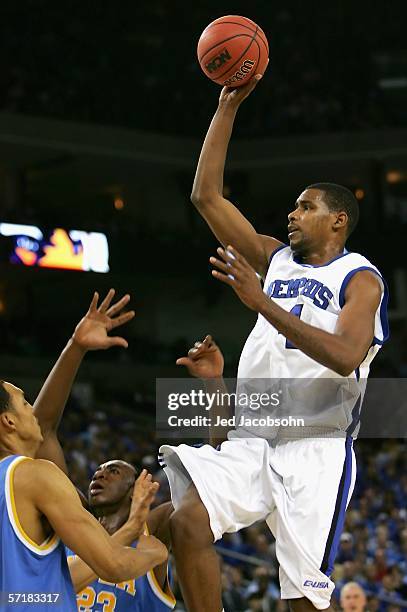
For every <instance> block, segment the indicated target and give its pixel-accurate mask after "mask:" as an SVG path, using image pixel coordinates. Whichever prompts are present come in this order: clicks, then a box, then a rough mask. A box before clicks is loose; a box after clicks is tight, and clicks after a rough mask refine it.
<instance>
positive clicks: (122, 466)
mask: <svg viewBox="0 0 407 612" xmlns="http://www.w3.org/2000/svg"><path fill="white" fill-rule="evenodd" d="M134 480H135V471H134V469H133V468H132V467H131V466H130V465H128V464H126V463H125V462H124V461H117V460H115V461H108V462H107V463H103V464H102V465H100V466H99V467H98V469H97V470H96V472H95V473H94V474H93V477H92V480H91V482H90V485H89V489H88V499H89V505H90V506H92V507H93V508H97V507H100V506H110V505H114V504H118V503H120V502H122V501H130V499H131V494H132V492H133V485H134Z"/></svg>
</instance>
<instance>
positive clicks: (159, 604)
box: [67, 543, 176, 612]
mask: <svg viewBox="0 0 407 612" xmlns="http://www.w3.org/2000/svg"><path fill="white" fill-rule="evenodd" d="M133 546H134V547H136V546H137V543H134V544H133ZM67 555H68V556H72V555H73V553H72V552H71V551H69V550H67ZM77 604H78V612H126V611H128V612H168V610H172V609H173V608H174V607H175V604H176V600H175V597H174V595H173V593H172V591H171V588H170V586H169V581H168V576H167V581H166V585H165V589H164V590H163V589H162V588H161V587H160V585H159V583H158V582H157V579H156V577H155V575H154V570H152V571H151V572H148V573H147V574H146V575H145V576H141V577H140V578H136V579H135V580H127V581H126V582H121V583H119V584H114V583H111V582H105V581H104V580H101V579H100V578H99V579H98V580H95V581H94V582H92V584H90V585H89V586H87V587H85V588H84V589H83V591H81V592H80V593H78V595H77Z"/></svg>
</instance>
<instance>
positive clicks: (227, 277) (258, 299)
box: [209, 246, 265, 312]
mask: <svg viewBox="0 0 407 612" xmlns="http://www.w3.org/2000/svg"><path fill="white" fill-rule="evenodd" d="M217 253H218V255H219V256H220V257H221V258H222V259H216V257H210V258H209V261H210V262H211V264H212V265H213V266H215V267H216V268H218V269H217V270H212V275H213V276H214V277H215V278H217V279H218V280H220V281H222V283H225V284H226V285H229V286H230V287H232V289H233V290H234V291H235V293H236V294H237V295H238V297H239V298H240V300H241V301H242V302H243V304H245V305H246V306H248V308H250V309H251V310H255V311H256V312H259V311H260V308H261V305H262V304H264V300H265V295H264V293H263V290H262V288H261V284H260V278H259V276H258V275H257V274H256V272H255V271H254V269H253V268H252V267H251V265H250V264H249V263H248V262H247V260H246V259H245V258H244V257H243V255H240V253H238V252H237V251H236V249H234V248H233V247H232V246H228V247H227V248H226V250H225V249H222V248H220V247H219V248H218V249H217Z"/></svg>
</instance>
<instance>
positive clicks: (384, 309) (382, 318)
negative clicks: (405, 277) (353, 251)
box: [339, 266, 390, 346]
mask: <svg viewBox="0 0 407 612" xmlns="http://www.w3.org/2000/svg"><path fill="white" fill-rule="evenodd" d="M363 270H368V271H369V272H373V273H374V274H376V276H378V277H379V278H380V280H381V281H382V283H383V288H384V289H383V297H382V303H381V305H380V322H381V324H382V331H383V340H380V339H379V338H376V336H375V337H374V338H373V342H372V346H373V345H375V344H384V343H385V342H386V340H388V338H389V335H390V334H389V321H388V318H387V305H388V302H389V288H388V286H387V283H386V281H385V280H384V278H383V276H382V275H381V274H380V273H379V272H378V271H377V270H375V269H374V268H372V267H370V266H360V268H355V269H354V270H351V271H350V272H348V273H347V275H346V276H345V278H344V279H343V281H342V285H341V289H340V291H339V306H340V307H341V308H343V306H344V305H345V291H346V287H347V286H348V284H349V281H350V280H351V279H352V278H353V277H354V275H355V274H356V273H357V272H362V271H363Z"/></svg>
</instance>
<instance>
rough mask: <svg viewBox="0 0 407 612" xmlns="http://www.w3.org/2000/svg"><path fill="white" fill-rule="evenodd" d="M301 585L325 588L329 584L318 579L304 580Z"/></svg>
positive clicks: (309, 587)
mask: <svg viewBox="0 0 407 612" xmlns="http://www.w3.org/2000/svg"><path fill="white" fill-rule="evenodd" d="M303 586H304V587H307V588H308V589H327V588H328V587H329V584H328V582H319V581H318V580H305V581H304V584H303Z"/></svg>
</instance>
